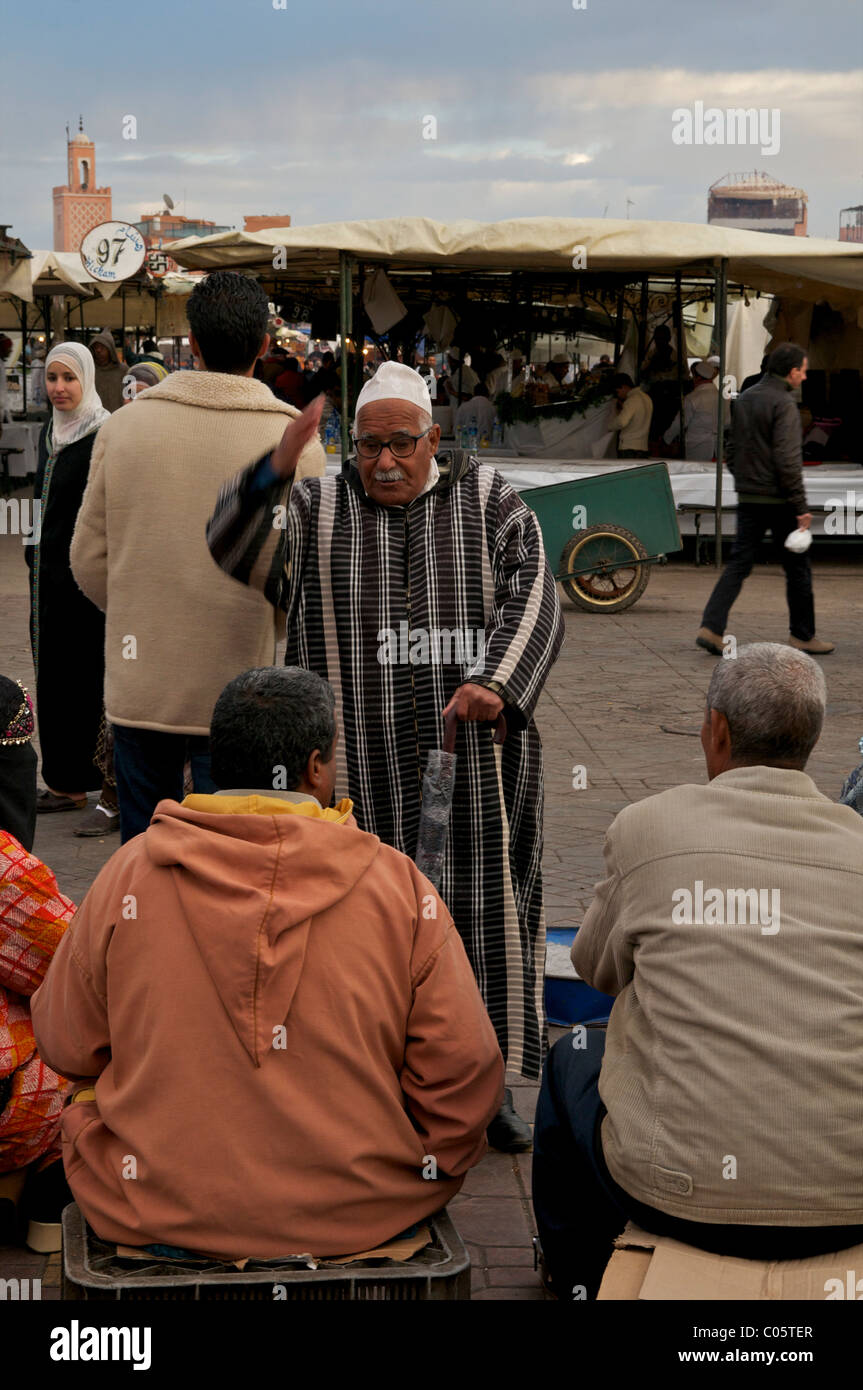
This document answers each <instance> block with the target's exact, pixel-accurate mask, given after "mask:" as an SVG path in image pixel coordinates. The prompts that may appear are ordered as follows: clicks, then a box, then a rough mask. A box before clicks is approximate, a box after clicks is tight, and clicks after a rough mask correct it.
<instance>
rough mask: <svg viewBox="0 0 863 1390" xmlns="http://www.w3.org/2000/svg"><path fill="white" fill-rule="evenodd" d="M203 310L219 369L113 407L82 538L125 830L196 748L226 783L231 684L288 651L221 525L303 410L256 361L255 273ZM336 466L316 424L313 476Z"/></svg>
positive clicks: (207, 786)
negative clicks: (214, 745)
mask: <svg viewBox="0 0 863 1390" xmlns="http://www.w3.org/2000/svg"><path fill="white" fill-rule="evenodd" d="M187 313H188V317H189V323H190V326H191V332H190V342H191V345H192V351H193V353H194V354H195V356H196V358H197V359H198V361H199V362H200V364H201V366H202V367H203V370H201V371H196V372H174V373H173V374H172V375H171V376H169V377H167V378H166V379H165V380H164V381H162V382H160V383H159V384H158V385H157V386H153V387H151V388H150V389H149V390H147V391H145V392H143V393H142V394H141V395H139V396H138V397H137V398H136V399H135V400H134V401H133V402H130V404H129V405H128V406H124V407H123V409H122V410H119V411H118V412H117V413H116V414H115V415H113V416H112V417H111V419H110V420H107V421H106V422H105V425H104V426H103V427H102V429H101V430H100V431H99V434H98V435H97V438H96V443H95V445H94V448H93V458H92V463H91V466H90V477H89V482H88V485H87V490H86V492H85V494H84V501H83V503H82V505H81V510H80V512H79V514H78V521H77V524H76V527H75V534H74V537H73V540H72V548H71V563H72V572H73V574H74V576H75V579H76V580H77V582H78V584H79V585H80V586H81V588H82V589H83V591H84V593H85V594H86V595H87V597H88V598H89V599H91V600H92V601H93V603H95V604H97V605H98V607H99V608H101V609H103V610H104V612H105V615H106V630H105V707H106V716H107V719H108V721H109V722H110V723H111V724H112V725H114V758H115V768H116V772H117V783H118V792H119V802H120V817H121V828H122V836H123V841H124V842H125V841H126V840H128V839H130V838H131V837H132V836H133V835H136V834H138V833H139V832H140V831H141V830H143V829H145V828H146V826H147V824H148V823H149V820H150V817H151V815H152V813H153V811H154V810H155V807H156V804H157V802H159V801H160V800H162V799H163V798H164V797H175V798H177V799H180V800H181V799H182V792H183V767H184V763H185V761H186V758H187V757H188V758H190V760H191V765H192V772H193V777H194V780H195V790H196V791H198V792H210V791H212V790H213V787H212V785H211V782H210V778H209V754H208V748H207V734H208V731H209V727H210V716H211V714H212V710H213V706H214V704H215V702H216V698H217V696H218V694H219V692H220V691H221V690H222V689H223V687H224V686H225V685H226V683H227V682H228V681H229V680H230V679H231V678H232V677H233V676H235V675H237V674H238V673H239V672H240V671H245V670H248V669H249V668H250V667H258V666H266V665H270V664H272V662H273V660H274V658H275V643H276V623H275V614H274V611H273V609H272V608H271V607H270V605H269V604H268V603H267V602H266V600H265V599H264V598H263V596H262V595H261V594H260V593H258V592H257V591H255V590H252V589H249V588H246V587H245V586H244V585H240V584H237V583H235V581H234V580H233V579H231V578H229V577H228V575H227V574H225V573H223V571H222V570H220V569H219V568H218V566H217V565H215V564H214V563H213V560H212V557H211V555H210V552H209V549H208V548H207V540H206V535H205V530H206V524H207V520H208V517H209V515H210V512H211V511H212V501H213V497H214V495H215V494H216V493H217V492H218V490H219V487H220V486H221V484H222V483H223V482H225V481H226V480H227V479H228V478H231V477H233V476H234V475H235V474H236V473H237V471H238V470H239V469H241V468H243V467H244V466H245V465H247V464H249V463H251V462H253V460H255V459H258V458H260V457H261V456H262V454H266V453H267V452H268V450H270V449H273V448H274V447H275V445H276V444H277V443H278V441H279V440H280V439H281V437H282V434H283V433H284V430H285V427H286V425H287V424H288V421H289V420H290V419H293V418H294V417H296V416H297V415H298V414H299V412H298V411H297V410H296V409H295V408H294V407H293V406H289V405H287V404H285V403H284V402H282V401H279V400H277V399H276V397H275V396H274V395H273V394H272V392H271V391H270V390H269V388H268V387H267V386H265V385H264V384H263V382H260V381H256V380H255V379H254V378H253V376H252V371H253V369H254V364H255V361H256V359H257V357H258V356H259V355H260V353H261V352H265V351H266V349H267V347H268V344H269V338H268V336H267V333H266V325H267V314H268V307H267V300H266V296H265V295H264V293H263V291H262V290H261V289H260V286H259V285H258V284H257V283H256V282H255V281H254V280H251V279H249V278H248V277H246V276H241V275H238V274H236V273H235V272H223V271H220V272H216V273H214V274H212V275H209V276H207V278H206V279H205V280H203V281H202V282H201V283H200V284H199V285H198V286H197V287H196V289H195V291H194V293H193V294H192V295H191V296H190V300H189V306H188V310H187ZM323 472H324V455H323V450H322V448H321V445H320V443H319V442H318V440H317V438H313V439H311V440H310V441H309V443H308V444H307V445H306V447H305V449H304V450H303V453H302V455H301V459H300V463H299V467H298V471H297V476H298V477H308V476H310V475H320V474H322V473H323ZM274 520H275V519H274Z"/></svg>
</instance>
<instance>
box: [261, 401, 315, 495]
mask: <svg viewBox="0 0 863 1390" xmlns="http://www.w3.org/2000/svg"><path fill="white" fill-rule="evenodd" d="M324 400H325V397H324V395H323V393H322V394H321V395H320V396H316V397H315V399H314V400H313V401H312V403H311V405H307V406H306V408H305V410H304V411H303V412H302V414H301V415H298V416H297V417H296V418H295V419H293V420H291V421H290V423H289V425H288V427H287V429H286V430H285V432H284V434H283V435H282V437H281V439H280V440H279V442H278V444H277V445H276V447H275V449H274V450H273V452H272V454H271V455H270V467H271V468H272V470H273V472H274V473H276V474H278V476H279V477H280V478H292V477H293V476H294V474H295V473H296V471H297V464H298V463H299V461H300V454H301V453H302V452H303V450H304V449H305V447H306V445H307V444H308V442H309V440H311V439H314V437H315V435H316V434H317V432H318V425H319V424H320V423H321V413H322V411H323V408H324Z"/></svg>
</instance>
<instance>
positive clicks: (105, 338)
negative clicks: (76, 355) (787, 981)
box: [88, 328, 121, 372]
mask: <svg viewBox="0 0 863 1390" xmlns="http://www.w3.org/2000/svg"><path fill="white" fill-rule="evenodd" d="M94 343H101V344H102V346H103V347H106V348H107V349H108V352H109V353H110V354H111V360H110V362H108V363H107V365H106V366H105V367H102V368H101V370H102V371H103V372H104V371H108V370H109V369H110V368H111V367H119V366H120V365H121V362H120V357H119V354H118V352H117V344H116V343H115V342H114V335H113V333H111V332H109V330H108V329H107V328H106V329H104V330H103V331H102V332H101V333H94V334H93V337H92V338H91V339H90V342H89V344H88V346H89V347H92V346H93V344H94ZM99 370H100V369H99V367H98V365H97V367H96V371H97V372H98V371H99Z"/></svg>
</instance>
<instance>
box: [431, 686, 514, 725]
mask: <svg viewBox="0 0 863 1390" xmlns="http://www.w3.org/2000/svg"><path fill="white" fill-rule="evenodd" d="M502 709H503V700H502V699H501V698H500V696H499V695H495V693H494V691H493V690H486V688H485V686H484V685H471V684H470V682H468V684H467V685H460V686H459V688H458V690H457V691H456V692H455V694H454V695H453V697H452V699H451V700H450V702H449V704H448V705H447V707H446V709H444V710H443V711H442V712H443V716H444V718H446V716H447V715H448V714H449V712H450V710H454V711H455V713H456V714H457V715H458V717H459V719H466V720H471V719H475V720H486V721H489V722H494V720H495V719H497V716H498V715H499V714H500V712H501V710H502Z"/></svg>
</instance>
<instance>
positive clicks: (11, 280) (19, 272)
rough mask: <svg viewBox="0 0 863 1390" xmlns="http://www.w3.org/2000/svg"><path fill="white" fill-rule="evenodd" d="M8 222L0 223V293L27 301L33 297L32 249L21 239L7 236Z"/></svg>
mask: <svg viewBox="0 0 863 1390" xmlns="http://www.w3.org/2000/svg"><path fill="white" fill-rule="evenodd" d="M8 231H9V224H8V223H4V224H2V225H0V294H4V293H5V294H14V295H16V296H17V297H18V298H19V299H26V300H27V301H28V302H29V301H30V300H31V299H32V298H33V288H32V284H31V275H30V264H31V261H32V259H33V253H32V251H28V249H27V247H26V246H25V245H24V243H23V241H19V239H18V237H16V236H9V235H8Z"/></svg>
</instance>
